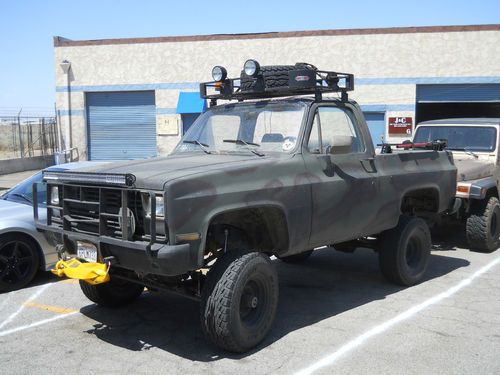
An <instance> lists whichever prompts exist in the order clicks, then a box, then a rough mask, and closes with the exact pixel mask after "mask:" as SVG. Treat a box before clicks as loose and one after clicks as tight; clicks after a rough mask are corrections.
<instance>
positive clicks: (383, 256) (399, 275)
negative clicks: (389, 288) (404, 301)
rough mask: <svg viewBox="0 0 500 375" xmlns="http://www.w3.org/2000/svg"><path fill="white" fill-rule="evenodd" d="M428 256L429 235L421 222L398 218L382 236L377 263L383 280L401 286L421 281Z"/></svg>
mask: <svg viewBox="0 0 500 375" xmlns="http://www.w3.org/2000/svg"><path fill="white" fill-rule="evenodd" d="M430 253H431V235H430V231H429V227H428V226H427V224H426V223H425V221H424V220H422V219H420V218H415V217H409V216H401V218H400V219H399V223H398V225H397V226H396V227H395V228H393V229H390V230H388V231H387V232H385V233H383V235H382V248H381V249H380V251H379V264H380V270H381V271H382V274H383V275H384V276H385V277H386V279H387V280H389V281H391V282H393V283H395V284H398V285H403V286H411V285H415V284H417V283H419V282H420V281H422V279H423V277H424V275H425V273H426V271H427V267H428V265H429V258H430Z"/></svg>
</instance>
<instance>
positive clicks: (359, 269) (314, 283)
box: [81, 249, 469, 362]
mask: <svg viewBox="0 0 500 375" xmlns="http://www.w3.org/2000/svg"><path fill="white" fill-rule="evenodd" d="M275 265H276V267H277V269H278V273H279V277H280V301H279V306H278V312H277V316H276V320H275V322H274V326H273V328H272V330H271V332H270V333H269V335H268V337H267V338H266V339H265V340H264V342H263V343H262V344H261V345H259V347H257V348H256V349H255V350H253V351H251V352H249V353H245V354H242V355H234V354H231V353H227V352H224V351H222V350H220V349H218V348H217V347H215V346H214V345H212V344H210V343H208V342H207V341H206V340H205V339H204V337H203V335H202V332H201V328H200V321H199V306H198V303H197V302H196V301H192V300H189V299H186V298H183V297H179V296H173V295H172V296H171V295H157V294H153V293H145V294H144V295H143V296H142V297H141V298H140V299H139V300H138V301H137V302H136V303H134V304H133V305H131V306H129V307H127V308H124V309H121V310H111V309H105V308H100V307H97V306H95V305H90V306H86V307H84V308H82V309H81V312H82V314H84V315H86V316H87V317H89V318H91V319H93V320H95V321H96V322H97V323H95V324H94V325H93V327H89V330H88V331H86V332H87V333H88V334H91V335H95V336H96V337H97V338H99V339H100V340H103V341H105V342H108V343H110V344H112V345H117V346H120V347H122V348H126V349H129V350H133V351H140V350H148V349H150V348H152V347H155V348H158V349H161V350H165V351H168V352H169V353H172V354H174V355H177V356H180V357H183V358H186V359H189V360H193V361H203V362H208V361H215V360H218V359H221V358H234V359H243V358H245V357H247V356H248V355H251V354H252V353H255V352H258V351H259V350H261V349H263V348H265V347H266V346H268V345H270V344H272V343H273V342H275V341H277V340H279V339H280V338H281V337H284V336H286V335H287V334H289V333H290V332H293V331H295V330H298V329H301V328H303V327H307V326H309V325H311V324H315V323H317V322H319V321H322V320H324V319H327V318H330V317H332V316H335V315H337V314H340V313H343V312H345V311H348V310H351V309H354V308H356V307H358V306H362V305H364V304H367V303H370V302H372V301H374V300H380V299H384V298H385V297H386V296H388V295H390V294H392V293H397V292H398V291H400V290H402V289H403V288H402V287H398V286H395V285H392V284H390V283H388V282H387V281H385V279H383V277H382V275H381V274H380V271H379V268H378V258H377V254H376V253H374V252H373V251H372V250H368V249H358V250H356V252H355V253H354V254H345V253H340V252H337V251H334V250H331V249H324V250H317V251H315V252H314V254H313V255H312V257H311V258H310V259H309V260H308V261H306V262H304V263H303V264H301V265H290V264H285V263H282V262H280V261H278V260H276V261H275ZM468 265H469V262H468V261H466V260H464V259H459V258H454V257H450V256H442V255H436V254H433V255H432V257H431V262H430V268H429V272H428V274H427V280H430V279H434V278H437V277H441V276H443V275H446V274H448V273H450V272H452V271H454V270H456V269H458V268H461V267H466V266H468ZM427 280H426V281H427Z"/></svg>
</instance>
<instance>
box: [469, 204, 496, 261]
mask: <svg viewBox="0 0 500 375" xmlns="http://www.w3.org/2000/svg"><path fill="white" fill-rule="evenodd" d="M465 230H466V235H467V242H468V243H469V246H470V248H471V249H473V250H478V251H483V252H487V253H491V252H492V251H495V250H496V249H498V247H499V246H500V203H499V202H498V199H497V198H496V197H490V198H489V199H488V200H485V201H484V202H474V205H473V206H472V209H471V214H470V216H469V217H468V218H467V223H466V228H465Z"/></svg>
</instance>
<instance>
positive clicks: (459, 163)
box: [455, 158, 495, 181]
mask: <svg viewBox="0 0 500 375" xmlns="http://www.w3.org/2000/svg"><path fill="white" fill-rule="evenodd" d="M455 165H456V167H457V169H458V171H457V181H469V180H477V179H479V178H484V177H489V176H492V175H493V171H494V168H495V165H494V163H493V162H492V161H486V160H477V159H468V158H456V159H455Z"/></svg>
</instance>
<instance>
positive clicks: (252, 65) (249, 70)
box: [243, 60, 260, 77]
mask: <svg viewBox="0 0 500 375" xmlns="http://www.w3.org/2000/svg"><path fill="white" fill-rule="evenodd" d="M259 69H260V65H259V63H258V62H257V61H255V60H247V61H245V65H244V66H243V70H244V71H245V74H246V75H247V76H251V77H255V76H256V75H257V73H259Z"/></svg>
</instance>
